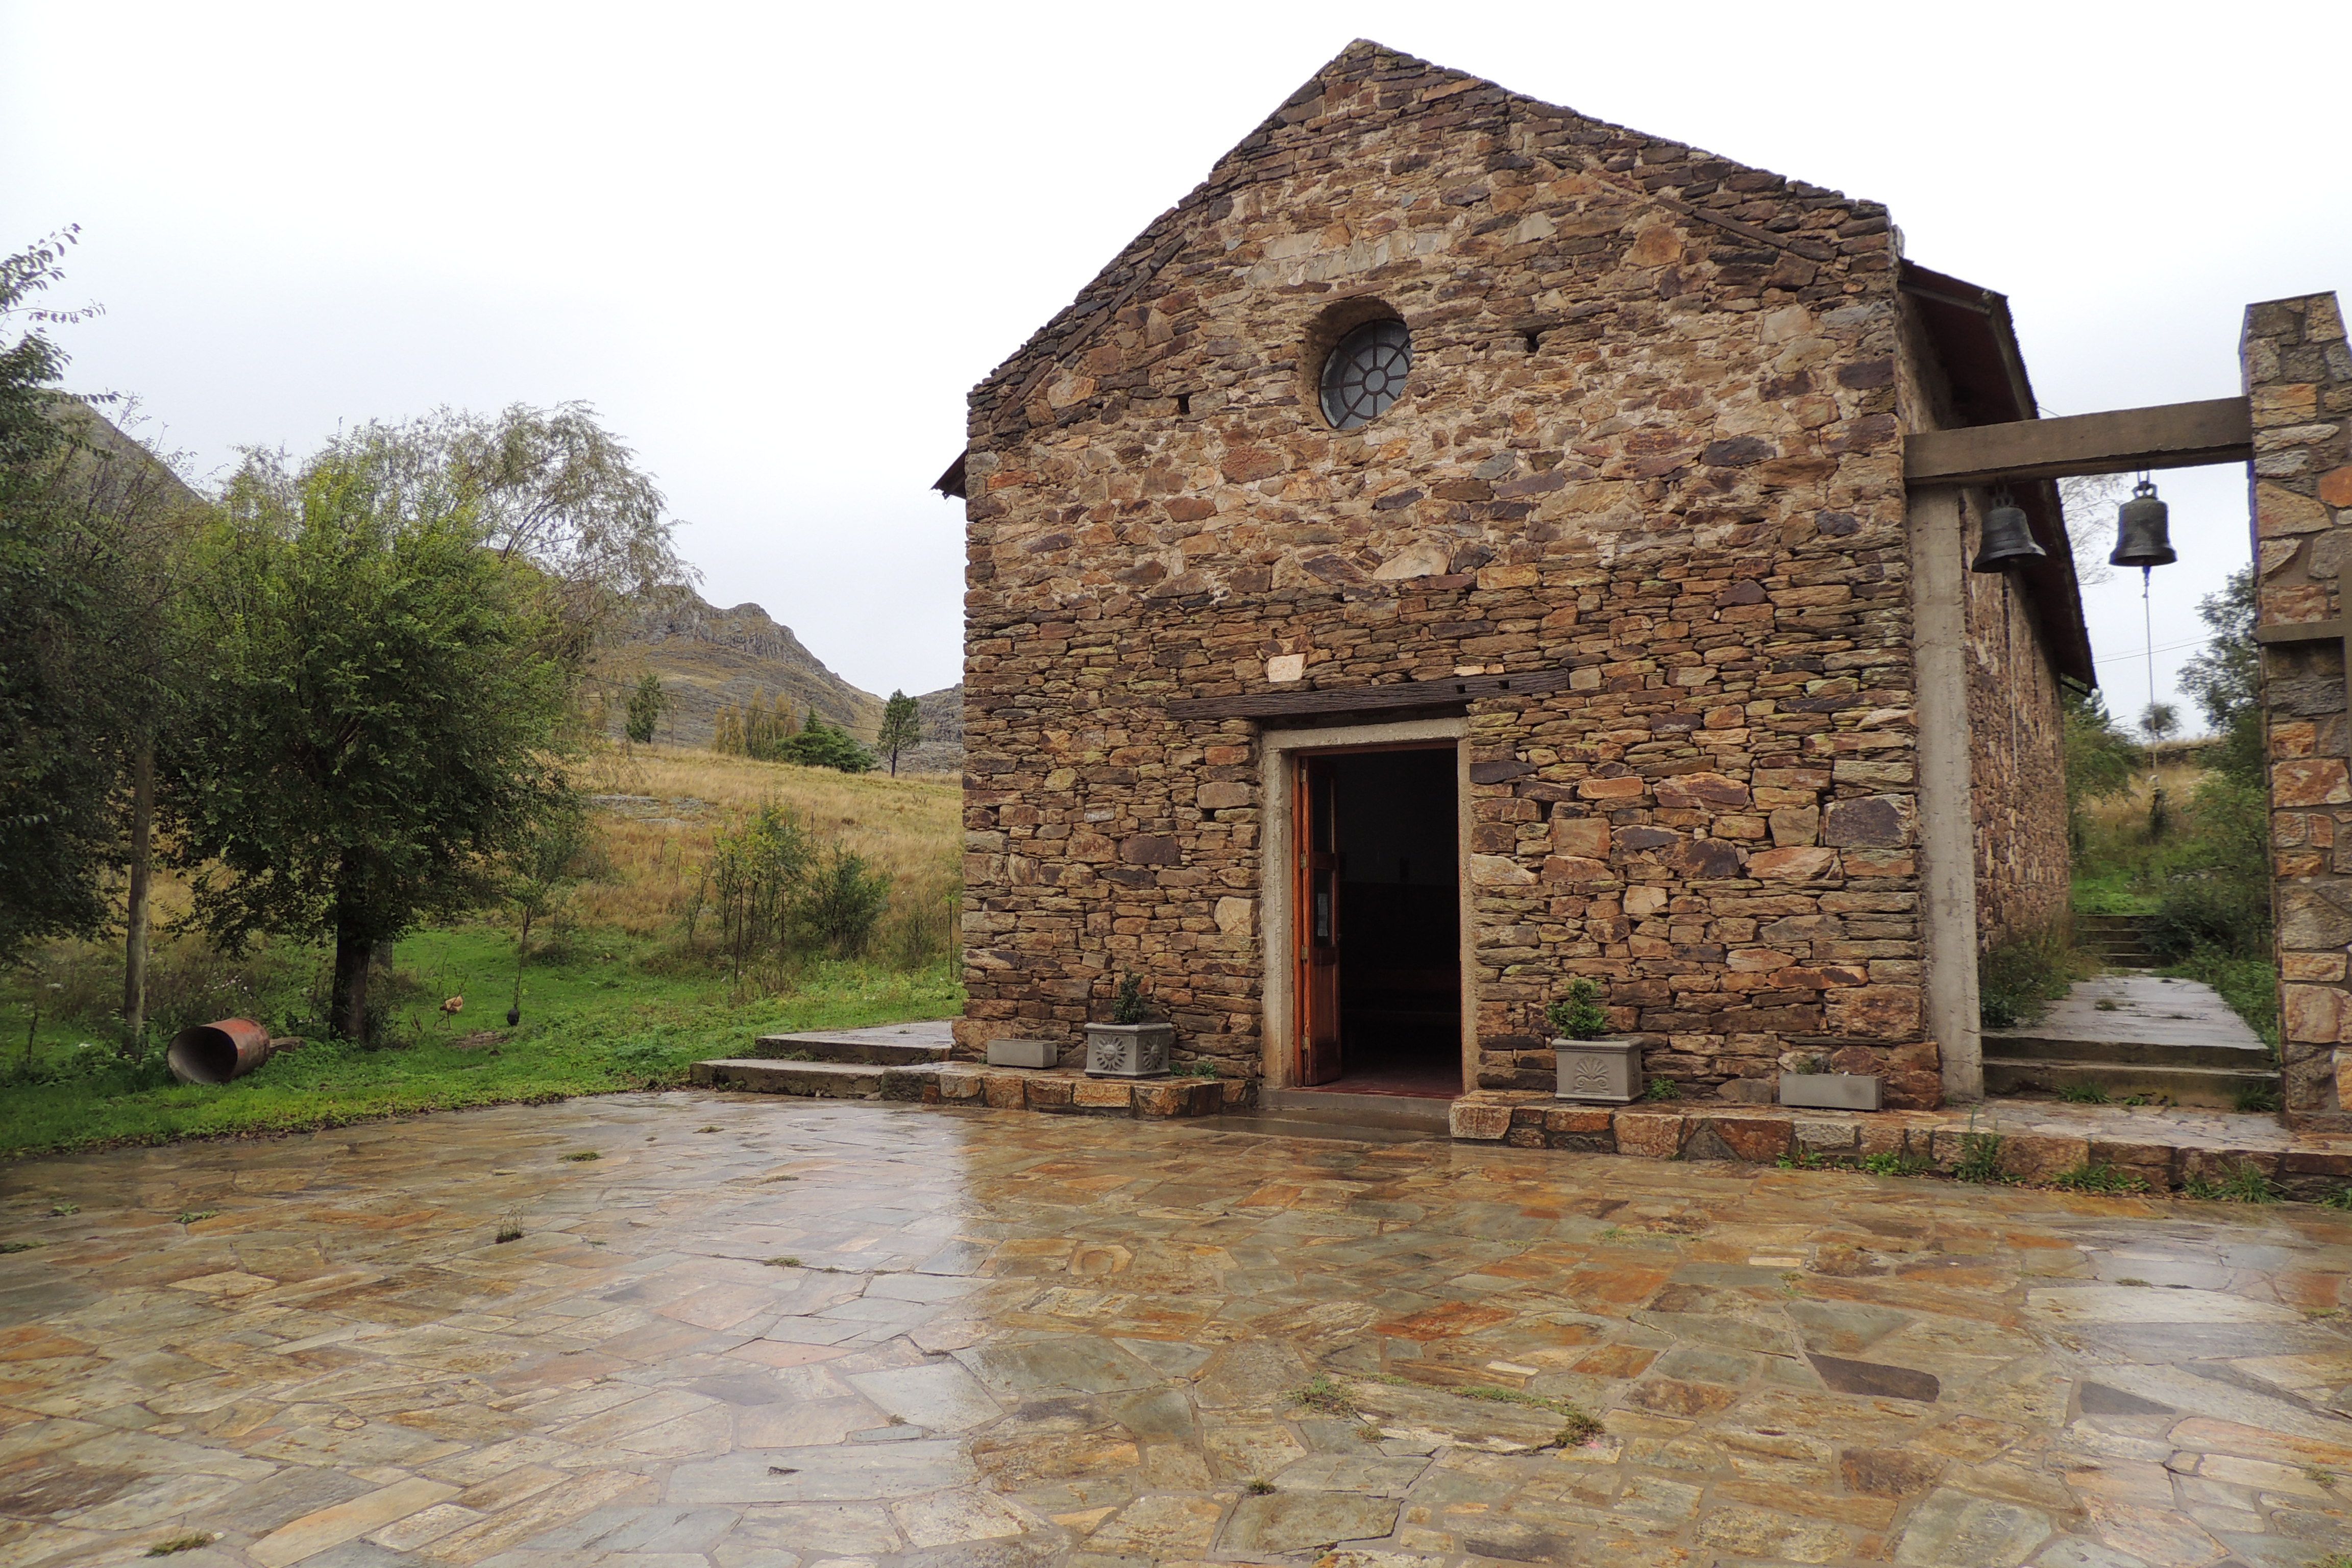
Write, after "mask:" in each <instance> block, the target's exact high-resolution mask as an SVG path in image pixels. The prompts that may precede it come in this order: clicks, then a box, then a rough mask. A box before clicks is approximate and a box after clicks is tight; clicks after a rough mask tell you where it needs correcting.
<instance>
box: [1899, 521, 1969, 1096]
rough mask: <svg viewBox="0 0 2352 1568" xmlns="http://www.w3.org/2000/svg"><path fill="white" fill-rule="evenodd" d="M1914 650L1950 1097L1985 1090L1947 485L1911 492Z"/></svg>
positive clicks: (1957, 569)
mask: <svg viewBox="0 0 2352 1568" xmlns="http://www.w3.org/2000/svg"><path fill="white" fill-rule="evenodd" d="M1910 530H1911V657H1912V661H1913V666H1914V679H1915V680H1916V684H1917V691H1918V715H1919V752H1918V770H1919V777H1918V791H1919V872H1920V875H1919V889H1920V892H1919V896H1920V910H1919V934H1920V939H1921V942H1923V944H1924V945H1925V949H1926V967H1927V973H1926V992H1927V1033H1928V1034H1929V1036H1931V1037H1933V1038H1934V1040H1935V1042H1936V1045H1937V1048H1938V1049H1939V1050H1940V1051H1941V1052H1942V1054H1943V1062H1944V1099H1945V1100H1947V1101H1952V1100H1982V1099H1983V1098H1984V1040H1983V1037H1982V1035H1981V1034H1980V1032H1979V1023H1978V1017H1977V859H1976V854H1977V852H1976V807H1975V804H1974V801H1973V799H1972V798H1971V795H1970V791H1969V672H1968V656H1967V633H1968V605H1967V597H1966V590H1967V581H1966V579H1967V574H1968V569H1969V563H1968V543H1969V541H1968V529H1967V526H1966V524H1965V523H1964V521H1963V520H1962V516H1961V505H1960V492H1959V491H1958V489H1953V488H1951V487H1949V486H1937V487H1936V488H1934V489H1916V490H1913V491H1912V492H1911V496H1910Z"/></svg>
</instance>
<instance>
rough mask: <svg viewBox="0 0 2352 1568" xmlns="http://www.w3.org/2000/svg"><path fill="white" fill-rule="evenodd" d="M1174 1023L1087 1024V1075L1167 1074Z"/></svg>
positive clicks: (1143, 1076)
mask: <svg viewBox="0 0 2352 1568" xmlns="http://www.w3.org/2000/svg"><path fill="white" fill-rule="evenodd" d="M1175 1043H1176V1026H1175V1025H1173V1024H1088V1025H1087V1077H1088V1078H1166V1077H1167V1076H1168V1052H1169V1048H1170V1047H1172V1046H1174V1045H1175Z"/></svg>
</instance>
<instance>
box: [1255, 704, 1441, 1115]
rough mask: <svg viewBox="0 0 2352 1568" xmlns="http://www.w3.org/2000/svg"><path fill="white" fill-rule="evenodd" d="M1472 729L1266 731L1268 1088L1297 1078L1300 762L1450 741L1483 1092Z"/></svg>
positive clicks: (1262, 876)
mask: <svg viewBox="0 0 2352 1568" xmlns="http://www.w3.org/2000/svg"><path fill="white" fill-rule="evenodd" d="M1468 729H1469V721H1467V720H1466V719H1463V718H1458V717H1457V718H1447V719H1401V720H1394V721H1389V722H1386V723H1374V724H1334V725H1318V726H1315V727H1312V728H1306V729H1297V730H1288V729H1284V730H1276V729H1265V730H1261V731H1259V735H1258V765H1259V769H1260V793H1259V799H1261V800H1263V801H1264V802H1265V844H1264V847H1263V848H1262V850H1261V853H1260V855H1259V858H1258V908H1259V909H1260V910H1263V911H1264V913H1263V917H1262V919H1261V921H1260V922H1259V929H1258V935H1259V954H1260V958H1261V962H1262V963H1264V964H1265V1003H1264V1007H1265V1011H1264V1014H1263V1016H1262V1033H1261V1039H1262V1040H1263V1042H1264V1044H1263V1047H1262V1049H1263V1050H1264V1053H1265V1055H1264V1058H1263V1059H1262V1062H1261V1068H1260V1070H1261V1071H1262V1072H1263V1073H1264V1074H1265V1078H1264V1079H1263V1080H1262V1081H1263V1083H1264V1084H1265V1087H1266V1088H1268V1089H1290V1088H1293V1087H1295V1086H1296V1079H1297V1039H1296V1038H1295V1031H1296V1027H1297V996H1296V995H1295V994H1293V993H1294V992H1295V990H1296V988H1297V975H1296V973H1294V971H1295V968H1296V965H1295V964H1294V963H1293V962H1292V957H1293V954H1294V952H1296V941H1297V927H1296V924H1295V921H1296V920H1297V911H1296V910H1295V909H1294V908H1293V903H1294V899H1293V894H1292V889H1293V887H1294V885H1295V879H1294V877H1293V876H1292V861H1293V858H1294V857H1295V856H1296V854H1297V825H1296V824H1295V823H1294V822H1293V821H1292V801H1293V798H1294V796H1295V795H1296V791H1295V790H1294V788H1293V784H1294V781H1295V778H1296V773H1297V758H1298V757H1299V756H1301V755H1303V754H1305V753H1308V752H1348V751H1371V750H1379V749H1383V748H1391V747H1402V746H1414V745H1442V744H1445V743H1448V742H1451V743H1452V745H1453V747H1454V883H1455V887H1456V889H1458V896H1459V898H1460V900H1461V906H1460V908H1461V917H1460V926H1461V932H1462V936H1461V951H1460V954H1459V960H1458V961H1459V963H1461V965H1462V1087H1463V1089H1464V1090H1465V1092H1466V1091H1468V1090H1470V1089H1475V1088H1476V1087H1477V1062H1478V997H1477V987H1476V984H1475V978H1474V976H1473V975H1472V973H1471V967H1470V952H1471V947H1470V943H1471V915H1472V911H1471V907H1470V879H1469V878H1468V877H1467V876H1466V875H1465V873H1464V869H1463V868H1465V867H1466V866H1467V865H1468V863H1469V860H1468V857H1469V852H1470V851H1469V847H1470V760H1469V752H1468V750H1467V748H1465V746H1464V745H1463V744H1462V742H1463V737H1464V735H1465V733H1466V732H1467V731H1468ZM1343 1048H1344V1047H1343ZM1346 1083H1347V1079H1346V1077H1345V1076H1344V1074H1343V1075H1342V1077H1341V1078H1340V1079H1339V1083H1338V1084H1337V1085H1335V1086H1333V1087H1336V1088H1339V1089H1345V1087H1346Z"/></svg>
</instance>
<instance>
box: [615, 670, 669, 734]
mask: <svg viewBox="0 0 2352 1568" xmlns="http://www.w3.org/2000/svg"><path fill="white" fill-rule="evenodd" d="M668 709H669V694H668V693H667V692H666V691H664V690H663V689H662V683H661V677H660V676H658V675H656V674H655V673H654V672H653V671H652V670H650V669H649V670H646V672H645V673H644V674H643V675H640V676H638V677H637V684H636V687H635V689H633V690H632V691H631V692H630V693H629V708H628V716H627V718H626V720H625V733H626V734H627V735H628V737H629V739H630V740H631V741H633V742H635V743H636V744H638V745H640V746H642V745H644V744H646V742H648V741H651V740H652V739H653V738H654V726H656V724H659V723H660V722H661V718H662V714H663V713H665V712H667V710H668Z"/></svg>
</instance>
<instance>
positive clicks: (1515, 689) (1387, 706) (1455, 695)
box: [1168, 669, 1570, 719]
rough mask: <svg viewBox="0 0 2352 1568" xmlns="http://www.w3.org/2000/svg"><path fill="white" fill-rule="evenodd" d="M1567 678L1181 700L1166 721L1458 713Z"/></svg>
mask: <svg viewBox="0 0 2352 1568" xmlns="http://www.w3.org/2000/svg"><path fill="white" fill-rule="evenodd" d="M1569 674H1570V672H1569V671H1568V670H1565V669H1530V670H1527V671H1525V672H1523V673H1520V674H1517V675H1463V676H1456V677H1454V678H1453V679H1448V680H1395V681H1389V682H1386V683H1384V684H1382V685H1379V686H1341V687H1336V688H1328V689H1318V690H1307V691H1250V692H1242V693H1237V694H1236V695H1234V696H1232V697H1180V698H1177V699H1175V700H1172V701H1171V702H1170V703H1169V704H1168V715H1169V717H1170V718H1171V719H1304V718H1313V717H1316V716H1318V715H1320V714H1327V713H1380V712H1391V711H1396V710H1402V709H1408V708H1459V707H1462V706H1463V705H1465V704H1466V703H1470V702H1474V701H1476V700H1479V699H1481V698H1486V697H1517V696H1523V695H1527V694H1531V693H1535V692H1542V691H1558V690H1559V689H1560V688H1562V687H1564V686H1566V685H1567V684H1568V678H1569Z"/></svg>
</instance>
